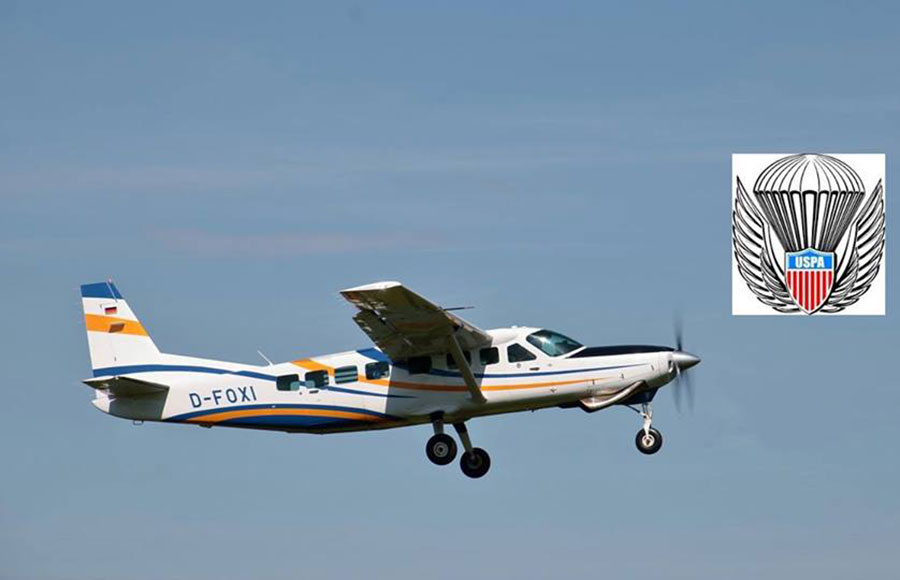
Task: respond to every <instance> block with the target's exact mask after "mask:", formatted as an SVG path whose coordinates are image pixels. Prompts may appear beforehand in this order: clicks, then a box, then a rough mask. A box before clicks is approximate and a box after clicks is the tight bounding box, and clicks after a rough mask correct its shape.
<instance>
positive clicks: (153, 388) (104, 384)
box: [83, 377, 169, 397]
mask: <svg viewBox="0 0 900 580" xmlns="http://www.w3.org/2000/svg"><path fill="white" fill-rule="evenodd" d="M83 382H84V384H86V385H87V386H89V387H93V388H95V389H98V390H101V391H108V392H109V393H111V394H113V395H115V396H117V397H134V396H138V395H155V394H157V393H162V392H164V391H167V390H169V387H168V385H161V384H159V383H151V382H149V381H142V380H139V379H132V378H129V377H98V378H95V379H87V380H86V381H83Z"/></svg>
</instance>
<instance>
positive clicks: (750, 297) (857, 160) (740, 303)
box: [730, 153, 887, 316]
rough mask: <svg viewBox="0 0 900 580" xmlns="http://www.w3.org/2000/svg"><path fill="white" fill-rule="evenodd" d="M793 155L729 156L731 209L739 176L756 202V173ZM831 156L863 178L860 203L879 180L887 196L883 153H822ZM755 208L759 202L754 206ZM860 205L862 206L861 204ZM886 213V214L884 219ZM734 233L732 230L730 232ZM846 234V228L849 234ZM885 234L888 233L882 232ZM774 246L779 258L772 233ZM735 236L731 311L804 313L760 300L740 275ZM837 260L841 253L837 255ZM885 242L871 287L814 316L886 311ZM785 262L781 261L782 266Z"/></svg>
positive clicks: (881, 313)
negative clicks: (845, 303) (852, 300)
mask: <svg viewBox="0 0 900 580" xmlns="http://www.w3.org/2000/svg"><path fill="white" fill-rule="evenodd" d="M789 155H794V153H753V154H745V153H736V154H733V155H732V156H731V185H730V187H731V209H732V212H734V209H735V202H736V199H737V195H736V194H737V180H738V178H739V177H740V180H741V182H742V183H743V186H744V189H745V190H746V191H747V193H748V194H749V197H750V198H751V200H752V201H753V202H754V203H756V200H755V197H754V195H753V185H754V183H755V182H756V178H757V176H758V175H759V174H760V173H761V172H762V171H763V170H764V169H765V168H766V167H768V166H769V165H771V164H772V163H774V162H775V161H777V160H779V159H781V158H783V157H787V156H789ZM825 155H829V156H831V157H835V158H837V159H839V160H841V161H843V162H844V163H846V164H848V165H849V166H850V167H852V168H853V169H854V170H855V171H856V173H857V174H859V177H860V178H861V179H862V181H863V184H864V186H865V190H866V197H865V198H864V201H863V204H865V202H866V201H868V199H869V196H870V195H871V194H872V192H873V190H874V189H875V186H876V185H877V184H878V182H879V181H881V183H882V186H883V187H884V195H885V200H886V199H887V184H886V183H885V180H884V179H885V172H884V169H885V156H884V155H883V154H880V153H879V154H872V153H853V154H836V153H825ZM757 209H758V206H757ZM860 209H862V208H860ZM886 219H887V216H885V220H886ZM733 235H734V234H732V236H733ZM845 235H849V231H848V234H845ZM885 235H887V234H885ZM772 238H773V241H774V247H775V254H776V255H777V256H778V258H779V259H783V257H784V250H783V248H781V246H780V244H779V243H778V240H777V238H775V236H772ZM733 244H734V240H733V239H732V248H731V313H732V314H734V315H757V316H758V315H774V316H807V314H805V313H802V312H800V313H797V312H793V313H782V312H778V311H777V310H775V309H774V308H772V307H771V306H769V305H767V304H763V303H762V302H760V301H759V299H758V298H757V297H756V295H755V294H754V293H753V292H752V291H751V290H750V288H749V287H748V286H747V282H746V281H745V280H744V278H743V277H742V276H741V273H740V271H739V270H738V264H737V259H736V258H735V255H734V245H733ZM836 258H837V260H838V262H840V260H841V259H842V258H843V256H840V255H839V256H837V257H836ZM886 262H887V244H885V249H884V255H883V256H882V258H881V266H880V269H879V271H878V275H877V276H875V279H874V281H873V282H872V285H871V287H870V288H869V289H868V291H866V293H865V294H863V295H862V297H861V298H860V299H859V301H858V302H856V303H855V304H852V305H850V306H848V307H847V308H844V309H843V310H841V311H840V312H835V313H825V312H817V313H816V314H814V315H813V316H837V315H884V313H885V277H886V268H887V263H886ZM783 266H784V264H782V267H783Z"/></svg>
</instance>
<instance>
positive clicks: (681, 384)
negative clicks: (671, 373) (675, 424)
mask: <svg viewBox="0 0 900 580" xmlns="http://www.w3.org/2000/svg"><path fill="white" fill-rule="evenodd" d="M674 329H675V352H674V353H672V364H674V365H675V384H674V385H673V386H674V388H673V389H672V393H673V395H674V396H675V408H676V409H678V412H679V413H680V412H681V410H682V407H681V401H682V400H683V399H685V400H687V405H688V408H689V409H690V410H691V411H693V410H694V383H693V382H692V381H691V375H690V373H686V372H684V371H686V370H687V369H689V368H690V367H692V366H694V365H696V364H698V363H699V362H700V358H699V357H696V356H694V355H692V354H690V353H688V352H685V351H684V329H683V327H682V323H681V316H676V317H675V323H674Z"/></svg>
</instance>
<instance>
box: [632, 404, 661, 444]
mask: <svg viewBox="0 0 900 580" xmlns="http://www.w3.org/2000/svg"><path fill="white" fill-rule="evenodd" d="M631 409H634V410H635V411H637V412H638V413H640V415H641V417H643V419H644V425H643V427H641V430H640V431H638V432H637V435H635V437H634V443H635V445H637V448H638V451H640V452H641V453H643V454H644V455H653V454H654V453H656V452H657V451H659V450H660V448H661V447H662V444H663V437H662V433H660V432H659V431H657V430H656V429H654V428H653V427H651V424H652V422H653V407H651V406H650V403H642V404H641V410H640V411H638V410H637V409H635V408H634V407H631Z"/></svg>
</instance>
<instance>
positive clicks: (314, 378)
mask: <svg viewBox="0 0 900 580" xmlns="http://www.w3.org/2000/svg"><path fill="white" fill-rule="evenodd" d="M303 378H304V379H305V381H306V388H307V389H321V388H323V387H327V386H328V371H309V372H308V373H306V376H304V377H303Z"/></svg>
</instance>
